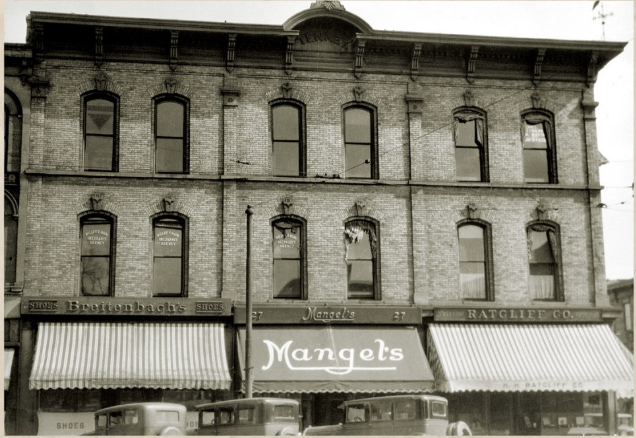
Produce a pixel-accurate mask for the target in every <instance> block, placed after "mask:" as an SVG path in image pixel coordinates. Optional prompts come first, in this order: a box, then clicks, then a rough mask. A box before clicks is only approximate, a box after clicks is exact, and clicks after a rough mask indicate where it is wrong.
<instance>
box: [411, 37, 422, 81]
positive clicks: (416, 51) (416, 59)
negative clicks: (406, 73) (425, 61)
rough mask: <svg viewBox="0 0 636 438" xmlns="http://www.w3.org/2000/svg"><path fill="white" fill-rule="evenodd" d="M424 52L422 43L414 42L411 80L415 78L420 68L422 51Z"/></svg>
mask: <svg viewBox="0 0 636 438" xmlns="http://www.w3.org/2000/svg"><path fill="white" fill-rule="evenodd" d="M421 52H422V44H421V43H415V44H413V53H412V55H411V80H413V81H414V80H415V79H416V78H417V75H418V73H419V70H420V53H421Z"/></svg>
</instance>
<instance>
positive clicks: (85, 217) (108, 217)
mask: <svg viewBox="0 0 636 438" xmlns="http://www.w3.org/2000/svg"><path fill="white" fill-rule="evenodd" d="M93 219H96V220H101V221H104V222H106V223H108V224H109V225H110V257H109V259H110V260H109V264H108V270H109V272H108V292H107V293H106V294H105V295H85V294H84V293H83V287H82V260H83V259H84V257H85V256H84V254H83V250H82V247H83V239H84V225H85V224H86V222H88V221H91V220H93ZM116 243H117V217H116V216H115V215H113V214H111V213H108V212H106V211H103V210H100V211H91V212H86V213H84V214H81V215H80V217H79V294H80V296H82V297H113V296H115V267H116V264H115V260H116V248H117V244H116ZM87 257H88V256H87Z"/></svg>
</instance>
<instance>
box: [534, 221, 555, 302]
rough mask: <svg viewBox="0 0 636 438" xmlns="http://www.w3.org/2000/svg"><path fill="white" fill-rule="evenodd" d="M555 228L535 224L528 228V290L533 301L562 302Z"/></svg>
mask: <svg viewBox="0 0 636 438" xmlns="http://www.w3.org/2000/svg"><path fill="white" fill-rule="evenodd" d="M559 246H560V245H559V235H558V231H557V228H556V227H554V226H552V225H549V224H542V223H537V224H533V225H531V226H530V227H528V258H529V270H530V272H529V274H530V279H529V280H530V282H529V285H528V287H529V290H530V296H531V297H532V298H533V299H535V300H548V301H555V300H556V301H562V300H563V294H562V291H561V287H560V267H559Z"/></svg>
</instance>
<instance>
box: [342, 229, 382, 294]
mask: <svg viewBox="0 0 636 438" xmlns="http://www.w3.org/2000/svg"><path fill="white" fill-rule="evenodd" d="M345 244H346V263H347V298H348V299H380V285H379V279H380V275H379V267H380V263H379V252H380V251H379V229H378V226H377V225H376V223H375V222H373V221H370V220H367V219H353V220H349V221H347V222H346V223H345Z"/></svg>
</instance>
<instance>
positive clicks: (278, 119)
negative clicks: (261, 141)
mask: <svg viewBox="0 0 636 438" xmlns="http://www.w3.org/2000/svg"><path fill="white" fill-rule="evenodd" d="M302 128H303V127H302V109H301V108H300V107H299V106H297V105H292V104H287V103H281V104H277V105H274V106H272V174H273V175H274V176H303V175H304V174H305V170H304V148H303V129H302Z"/></svg>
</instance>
